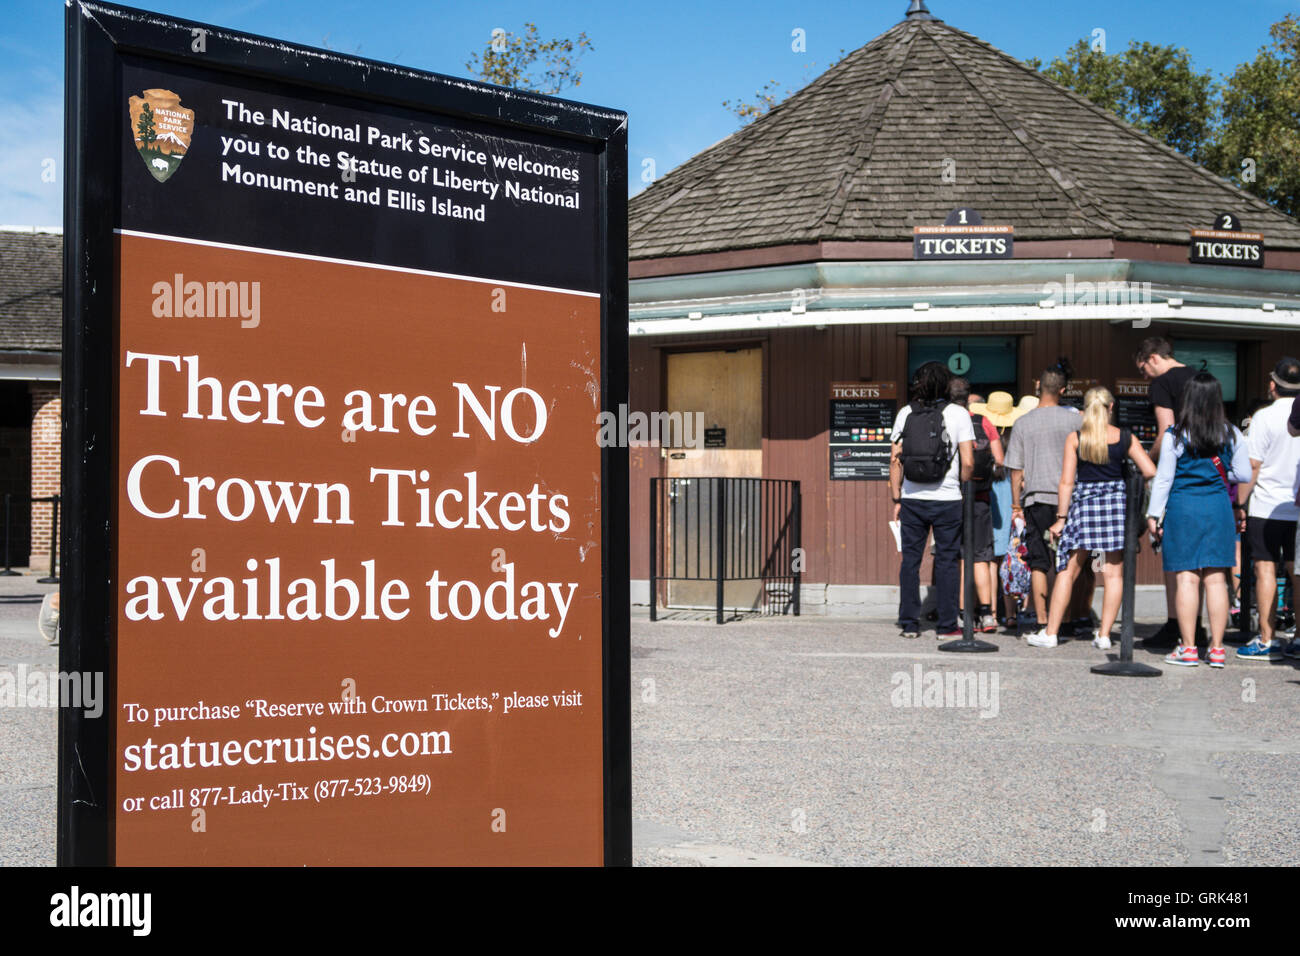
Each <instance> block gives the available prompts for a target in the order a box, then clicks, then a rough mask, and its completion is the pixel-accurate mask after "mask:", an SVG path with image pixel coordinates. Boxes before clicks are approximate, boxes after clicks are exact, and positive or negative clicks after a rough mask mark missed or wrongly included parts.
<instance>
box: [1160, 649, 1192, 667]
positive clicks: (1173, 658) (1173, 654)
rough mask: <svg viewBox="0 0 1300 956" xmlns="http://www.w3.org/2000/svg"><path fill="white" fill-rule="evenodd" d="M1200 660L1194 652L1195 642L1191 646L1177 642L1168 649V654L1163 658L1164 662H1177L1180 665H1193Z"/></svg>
mask: <svg viewBox="0 0 1300 956" xmlns="http://www.w3.org/2000/svg"><path fill="white" fill-rule="evenodd" d="M1200 662H1201V659H1200V657H1199V656H1198V655H1197V653H1196V645H1195V644H1193V645H1192V646H1191V647H1186V646H1184V645H1182V644H1179V645H1178V646H1177V647H1175V648H1174V649H1173V650H1172V651H1170V652H1169V656H1168V657H1166V658H1165V663H1166V664H1178V665H1179V666H1180V667H1195V666H1196V665H1197V664H1199V663H1200Z"/></svg>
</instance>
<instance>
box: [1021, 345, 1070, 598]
mask: <svg viewBox="0 0 1300 956" xmlns="http://www.w3.org/2000/svg"><path fill="white" fill-rule="evenodd" d="M1066 384H1067V382H1066V377H1065V373H1064V372H1062V371H1061V370H1060V369H1059V368H1049V369H1048V370H1047V371H1045V372H1044V373H1043V375H1042V377H1041V378H1040V379H1039V381H1038V407H1037V408H1035V409H1034V410H1033V411H1032V412H1029V413H1028V414H1027V415H1023V416H1021V417H1020V418H1018V419H1016V423H1015V425H1013V426H1012V428H1011V443H1010V445H1009V447H1008V448H1007V455H1006V466H1007V469H1008V470H1009V471H1010V472H1011V514H1012V517H1013V518H1014V517H1015V516H1016V515H1017V514H1019V515H1022V516H1023V517H1024V519H1025V547H1026V548H1027V549H1028V551H1029V569H1030V571H1031V572H1032V578H1033V595H1034V611H1035V613H1036V614H1037V615H1038V620H1039V622H1040V623H1046V621H1047V576H1048V574H1049V573H1050V572H1051V571H1052V570H1053V569H1052V552H1051V550H1050V549H1049V548H1048V546H1047V540H1046V534H1047V532H1048V529H1049V528H1051V526H1052V525H1053V524H1055V523H1056V519H1057V517H1058V514H1061V515H1063V514H1064V513H1065V512H1066V510H1067V509H1068V508H1069V506H1070V503H1069V502H1068V501H1066V502H1060V503H1059V507H1058V502H1057V500H1056V499H1057V489H1058V487H1059V486H1060V484H1061V466H1062V465H1063V464H1064V461H1065V439H1066V438H1067V437H1069V435H1070V433H1071V432H1076V431H1078V430H1079V427H1080V426H1081V425H1082V424H1083V416H1082V415H1080V414H1079V412H1078V411H1077V410H1076V409H1073V408H1071V407H1070V406H1068V405H1062V404H1061V392H1063V391H1064V390H1065V386H1066Z"/></svg>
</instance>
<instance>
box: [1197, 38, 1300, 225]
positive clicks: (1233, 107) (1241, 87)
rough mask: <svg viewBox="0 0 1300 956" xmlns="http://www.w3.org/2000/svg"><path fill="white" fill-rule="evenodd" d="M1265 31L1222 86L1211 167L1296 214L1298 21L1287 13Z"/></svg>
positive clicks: (1299, 185)
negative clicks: (1265, 39) (1263, 40)
mask: <svg viewBox="0 0 1300 956" xmlns="http://www.w3.org/2000/svg"><path fill="white" fill-rule="evenodd" d="M1269 34H1270V35H1271V36H1272V38H1273V40H1272V43H1270V44H1269V45H1267V46H1265V47H1262V48H1261V49H1260V51H1259V53H1258V54H1257V55H1256V57H1255V59H1254V60H1252V61H1251V62H1249V63H1243V64H1241V65H1240V66H1239V67H1237V69H1236V71H1235V72H1234V73H1233V74H1232V75H1231V76H1230V77H1228V78H1227V81H1226V83H1225V84H1224V89H1223V98H1222V107H1221V113H1220V116H1221V121H1220V125H1219V128H1218V130H1217V134H1218V135H1217V137H1216V138H1215V141H1214V143H1213V144H1212V145H1211V147H1210V149H1209V151H1208V152H1209V165H1210V168H1212V169H1213V170H1214V171H1215V172H1217V173H1219V175H1221V176H1226V177H1227V178H1229V179H1231V180H1233V181H1234V182H1235V183H1237V185H1239V186H1241V187H1242V188H1244V189H1246V190H1248V191H1250V192H1252V193H1254V194H1255V195H1257V196H1259V197H1260V198H1261V199H1264V200H1265V201H1267V202H1270V203H1272V204H1273V205H1274V206H1277V208H1279V209H1281V210H1282V211H1283V212H1285V213H1287V214H1289V215H1292V216H1296V217H1297V218H1300V20H1298V19H1297V18H1296V16H1295V15H1294V14H1287V15H1286V16H1285V17H1284V18H1283V19H1282V20H1280V21H1278V22H1277V23H1275V24H1273V26H1272V28H1271V29H1270V30H1269Z"/></svg>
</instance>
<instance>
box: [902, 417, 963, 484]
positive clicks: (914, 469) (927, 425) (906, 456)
mask: <svg viewBox="0 0 1300 956" xmlns="http://www.w3.org/2000/svg"><path fill="white" fill-rule="evenodd" d="M947 404H948V403H947V402H935V403H933V404H921V403H920V402H913V403H912V404H911V405H910V406H909V407H910V409H911V410H910V411H909V412H908V414H907V421H906V422H904V423H903V436H902V437H903V441H902V446H903V450H902V454H901V455H900V456H899V457H900V458H901V459H902V461H903V477H904V478H906V479H907V480H908V481H914V482H916V483H917V484H926V485H932V484H934V483H935V482H938V481H943V478H944V476H945V475H946V474H947V473H948V466H949V465H950V464H951V463H952V442H951V441H950V440H949V438H948V430H947V428H945V427H944V421H943V409H944V406H945V405H947Z"/></svg>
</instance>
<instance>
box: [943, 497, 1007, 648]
mask: <svg viewBox="0 0 1300 956" xmlns="http://www.w3.org/2000/svg"><path fill="white" fill-rule="evenodd" d="M974 487H975V486H974V485H973V484H972V483H971V482H969V481H963V482H962V483H961V554H962V561H963V562H964V564H963V567H964V570H963V573H962V577H963V578H964V579H965V582H966V600H965V601H963V602H962V604H964V605H965V610H964V611H963V613H962V622H961V640H959V641H949V642H948V643H947V644H940V645H939V650H941V651H956V652H958V653H965V654H987V653H989V652H990V651H996V650H997V649H998V646H997V645H996V644H990V643H989V642H988V641H979V640H976V639H975V618H974V615H975V612H974V611H973V610H972V608H973V607H974V605H975V602H976V601H977V600H978V599H977V597H976V595H975V561H974V558H975V492H974V490H973V489H974Z"/></svg>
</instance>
